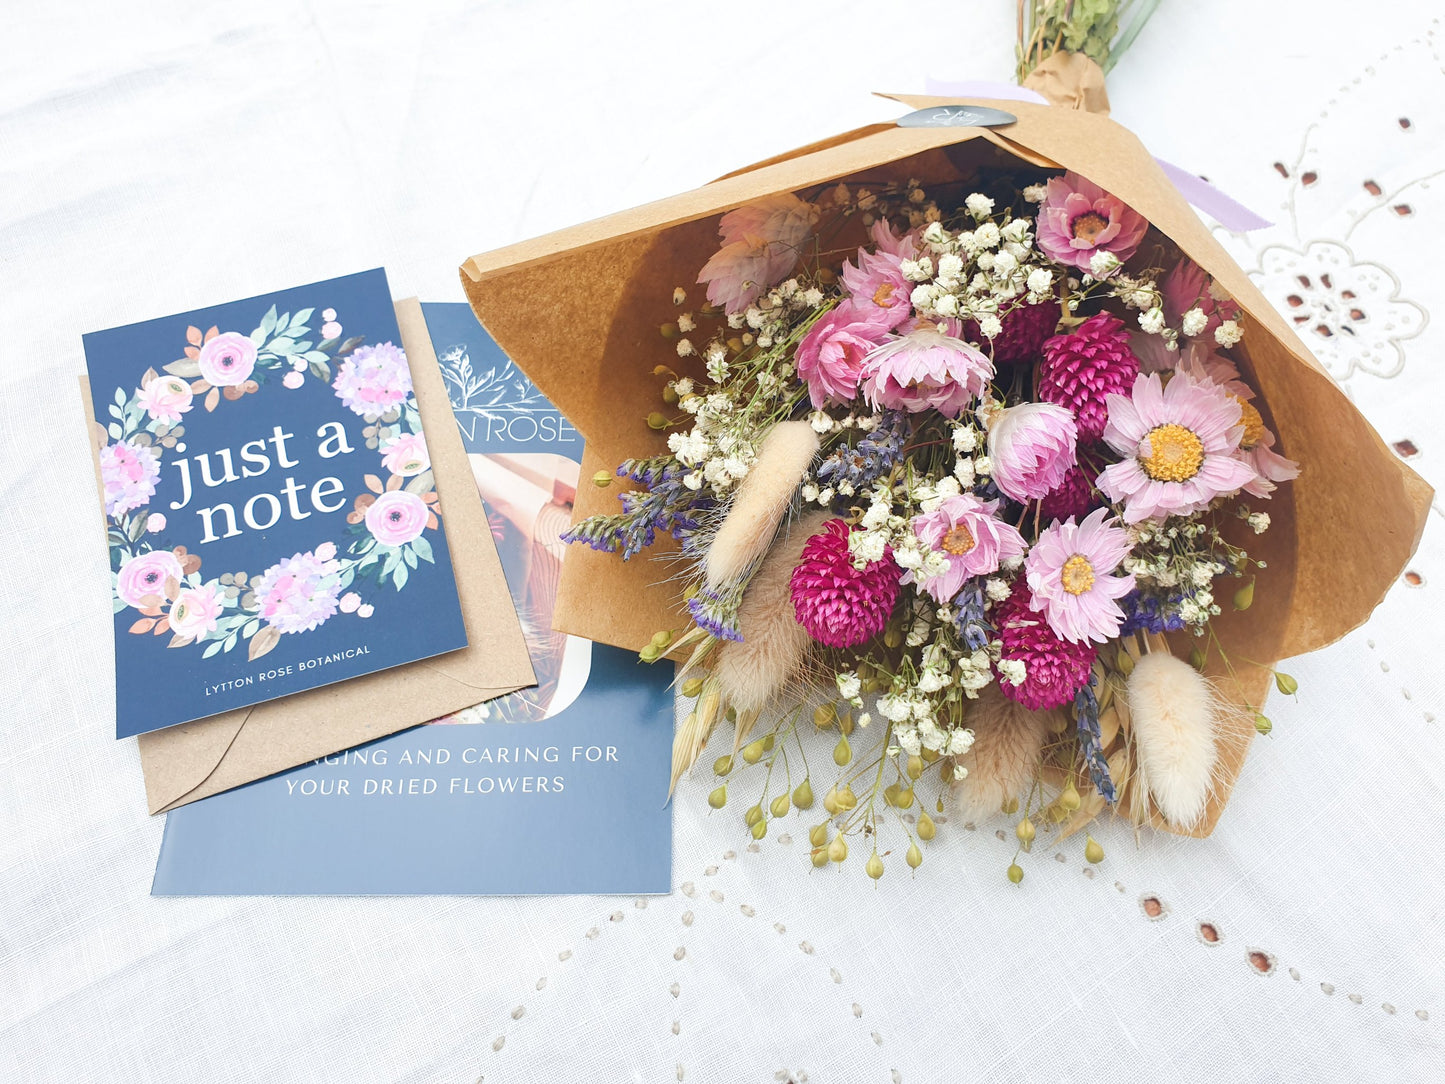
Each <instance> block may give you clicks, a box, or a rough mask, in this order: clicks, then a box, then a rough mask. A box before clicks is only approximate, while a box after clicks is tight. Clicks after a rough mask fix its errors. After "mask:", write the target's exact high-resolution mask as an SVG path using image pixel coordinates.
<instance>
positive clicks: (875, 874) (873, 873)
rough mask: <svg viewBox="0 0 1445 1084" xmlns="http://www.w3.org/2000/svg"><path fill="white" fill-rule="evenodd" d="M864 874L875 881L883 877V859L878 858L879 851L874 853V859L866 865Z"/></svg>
mask: <svg viewBox="0 0 1445 1084" xmlns="http://www.w3.org/2000/svg"><path fill="white" fill-rule="evenodd" d="M863 872H864V873H866V874H868V876H869V877H872V878H873V879H874V880H875V881H876V880H878V878H879V877H882V876H883V859H881V858H879V857H878V852H877V851H874V852H873V855H872V857H871V858H869V859H868V861H867V862H866V863H865V864H864V866H863Z"/></svg>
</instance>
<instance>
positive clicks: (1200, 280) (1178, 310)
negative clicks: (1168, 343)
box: [1159, 256, 1239, 341]
mask: <svg viewBox="0 0 1445 1084" xmlns="http://www.w3.org/2000/svg"><path fill="white" fill-rule="evenodd" d="M1212 285H1213V280H1212V279H1211V278H1210V277H1209V276H1208V275H1206V274H1205V273H1204V269H1203V268H1202V267H1200V266H1199V265H1198V264H1197V263H1195V262H1194V261H1193V260H1191V259H1190V258H1189V257H1188V256H1181V257H1180V259H1179V262H1178V263H1177V264H1175V265H1174V267H1173V269H1172V270H1171V271H1170V272H1169V274H1168V275H1167V276H1166V277H1165V279H1164V282H1163V285H1162V286H1160V289H1159V292H1160V293H1161V294H1162V295H1163V297H1164V319H1165V320H1167V321H1168V322H1169V326H1170V327H1173V328H1177V327H1179V325H1180V323H1181V322H1182V321H1183V319H1184V314H1185V313H1186V312H1188V311H1189V310H1190V309H1199V310H1200V311H1202V312H1203V313H1204V315H1205V317H1206V318H1207V322H1206V323H1205V325H1204V330H1203V331H1202V332H1199V337H1200V338H1203V339H1206V340H1210V341H1212V340H1213V338H1214V329H1215V328H1217V327H1218V326H1219V325H1220V323H1221V322H1223V321H1224V320H1233V319H1234V318H1235V317H1237V316H1238V315H1239V306H1238V305H1236V304H1235V303H1234V302H1233V301H1230V300H1228V299H1226V300H1223V301H1216V300H1215V299H1214V296H1213V295H1212V294H1211V293H1210V292H1209V288H1210V286H1212Z"/></svg>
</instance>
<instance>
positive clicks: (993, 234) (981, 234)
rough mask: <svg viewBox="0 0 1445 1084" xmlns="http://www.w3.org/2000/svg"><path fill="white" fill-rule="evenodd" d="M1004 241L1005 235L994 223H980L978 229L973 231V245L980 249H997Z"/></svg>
mask: <svg viewBox="0 0 1445 1084" xmlns="http://www.w3.org/2000/svg"><path fill="white" fill-rule="evenodd" d="M1002 240H1003V235H1002V234H1000V233H999V232H998V227H997V226H995V225H994V224H993V223H992V222H983V223H980V225H979V227H978V229H976V230H974V231H973V243H974V244H975V245H977V246H978V247H979V248H997V247H998V244H999V242H1000V241H1002Z"/></svg>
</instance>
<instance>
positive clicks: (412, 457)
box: [100, 305, 441, 659]
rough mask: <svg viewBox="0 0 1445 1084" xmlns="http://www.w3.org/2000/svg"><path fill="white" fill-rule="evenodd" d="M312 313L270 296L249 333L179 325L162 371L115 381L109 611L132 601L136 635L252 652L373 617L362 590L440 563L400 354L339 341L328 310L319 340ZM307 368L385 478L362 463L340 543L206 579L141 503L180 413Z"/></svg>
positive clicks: (420, 441) (106, 483)
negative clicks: (180, 338)
mask: <svg viewBox="0 0 1445 1084" xmlns="http://www.w3.org/2000/svg"><path fill="white" fill-rule="evenodd" d="M315 311H316V310H315V309H301V310H299V311H298V312H295V313H282V314H281V315H280V316H278V315H277V313H276V307H275V306H274V305H273V306H271V309H270V311H269V312H267V313H266V315H265V317H264V318H263V319H262V320H261V323H260V326H259V327H257V328H256V330H254V331H252V332H251V333H250V334H249V335H247V334H243V333H241V332H236V331H224V332H223V331H220V330H219V329H217V328H215V327H212V328H211V329H210V330H209V331H206V332H205V333H202V332H201V330H200V329H199V328H195V327H190V328H187V330H186V339H187V342H188V345H187V346H186V348H185V356H184V357H182V358H180V359H178V360H176V361H173V362H171V363H170V364H169V365H166V366H164V367H163V370H162V371H161V372H159V373H158V372H156V370H155V369H153V368H152V369H147V370H146V371H145V374H144V375H143V376H142V377H141V382H140V384H141V386H140V387H139V388H137V389H135V390H134V391H133V392H132V393H131V394H130V395H129V396H127V394H126V391H125V388H123V387H120V388H117V389H116V392H115V397H114V402H113V403H112V404H111V405H110V417H111V419H112V420H111V421H110V422H109V423H108V424H107V425H104V426H102V427H100V428H101V436H100V439H101V449H100V472H101V481H102V484H103V487H104V491H105V512H106V517H107V528H108V529H107V539H108V542H109V544H110V557H111V569H112V573H111V580H112V595H113V612H114V613H117V614H118V613H120V612H122V611H123V610H125V609H127V608H134V609H135V610H136V611H137V612H138V614H139V616H138V618H137V619H136V621H135V622H134V623H133V624H132V625H131V626H130V629H129V631H130V632H131V633H133V634H136V635H144V634H147V633H149V634H151V635H155V636H160V635H163V634H165V633H167V632H169V633H171V640H170V643H169V644H168V645H167V646H168V647H174V648H179V647H187V646H190V645H192V644H205V645H206V646H205V650H204V651H203V653H202V656H201V657H202V658H207V659H208V658H210V657H211V656H213V655H216V654H218V653H221V652H229V651H231V650H232V649H233V648H235V647H236V645H237V644H238V643H241V642H243V641H244V642H246V643H247V644H248V647H247V655H248V657H249V658H250V659H258V658H260V657H261V656H262V655H265V654H266V653H267V652H269V651H271V650H272V649H273V648H275V647H276V645H277V644H278V643H279V642H280V640H281V637H282V636H283V635H284V634H286V633H301V632H310V631H311V630H313V629H315V628H317V627H319V626H320V625H322V624H324V623H325V622H327V621H329V620H330V619H331V618H332V617H334V616H335V615H336V614H338V613H342V614H349V615H354V616H356V617H359V618H367V617H370V616H371V615H372V613H373V609H374V604H373V603H372V602H371V601H368V597H374V595H375V593H376V592H378V591H380V590H381V589H382V588H383V587H385V586H386V585H387V583H388V582H389V583H390V584H391V585H392V587H393V588H394V589H395V590H397V591H400V590H401V589H402V588H403V587H405V586H406V583H407V579H408V577H409V575H410V571H412V570H415V569H416V568H417V567H418V562H420V561H426V562H427V563H429V564H434V563H435V561H434V558H433V555H432V546H431V543H430V542H429V541H428V540H427V538H426V537H425V532H426V531H428V530H437V529H438V527H439V526H440V520H439V518H438V517H439V516H440V515H441V508H440V504H439V502H438V499H437V493H436V484H435V480H434V478H433V475H432V470H431V459H430V456H429V455H428V453H427V448H426V442H425V440H424V438H423V436H422V431H421V414H420V412H419V411H418V410H417V406H416V400H415V399H414V398H413V396H412V383H411V371H410V369H409V368H408V366H407V360H406V354H405V352H404V351H403V350H402V349H401V348H400V347H398V346H396V345H394V344H393V343H390V342H386V343H381V344H379V345H376V346H366V345H363V343H362V338H361V337H360V336H355V337H352V338H348V339H344V340H343V339H342V337H341V335H342V329H341V325H340V324H339V323H337V320H336V312H335V310H333V309H326V310H324V311H323V312H322V313H321V319H322V324H321V327H320V328H319V329H318V331H319V340H317V341H313V338H314V336H313V333H312V330H311V328H310V327H309V326H308V322H309V321H310V320H311V318H312V315H313V313H315ZM333 367H334V369H335V376H334V378H333ZM308 375H309V376H311V377H313V378H315V379H317V380H320V381H323V382H325V383H327V384H329V385H330V386H331V387H332V388H333V390H334V391H335V393H336V396H337V398H338V399H340V400H341V401H342V403H343V404H344V405H345V406H346V407H347V408H348V409H349V410H351V411H353V412H354V413H356V414H358V415H360V416H361V417H362V418H364V419H365V420H366V422H367V424H366V426H365V428H363V429H362V435H363V437H364V438H365V440H366V446H367V448H368V449H370V450H372V451H376V452H379V453H380V455H381V463H382V467H383V468H385V471H386V473H387V475H388V477H387V479H386V480H385V481H383V480H382V478H381V477H380V476H379V475H377V474H368V475H366V479H365V480H366V485H367V488H368V490H369V492H367V493H363V494H361V495H360V496H359V497H357V498H356V500H355V502H354V504H353V507H352V510H351V511H350V512H349V513H348V514H347V516H346V522H347V524H348V527H347V531H346V533H347V535H348V536H349V542H347V541H346V540H343V543H342V544H344V545H346V549H345V550H344V552H343V551H342V550H341V549H340V548H339V546H338V543H336V542H333V541H326V542H323V543H322V544H320V545H318V546H316V547H315V548H314V549H311V550H307V551H306V552H304V553H296V554H293V555H292V556H290V557H287V558H284V559H282V560H280V561H277V562H276V563H275V564H273V565H271V567H269V568H267V569H266V570H265V571H264V572H262V573H261V574H260V575H251V574H249V573H247V572H245V571H230V572H225V573H223V574H221V575H219V576H216V577H214V578H210V579H203V578H202V576H201V558H200V556H199V555H198V554H194V553H190V552H188V551H187V550H186V547H185V546H173V547H166V546H165V545H164V544H163V541H161V536H162V535H163V532H164V531H165V529H166V517H165V516H164V515H163V514H162V513H160V512H151V511H149V510H148V507H147V505H148V503H149V501H150V499H151V498H152V497H153V496H154V495H155V489H156V482H157V480H158V479H159V478H160V471H161V456H162V450H163V449H166V450H170V449H174V448H175V447H176V446H177V443H178V441H179V440H180V439H181V438H182V437H183V436H184V435H185V431H186V430H185V426H184V424H183V421H184V416H185V415H186V414H188V413H190V412H191V410H192V409H194V407H195V405H196V402H197V400H198V399H199V400H200V401H201V403H202V404H203V406H204V409H205V410H206V412H207V413H209V412H211V411H214V410H215V409H216V408H217V407H218V406H219V405H220V404H221V401H222V400H223V399H224V400H226V401H229V402H234V401H236V400H238V399H241V398H242V397H243V396H246V395H251V394H255V393H256V392H258V391H260V390H261V388H263V387H265V386H266V385H267V384H268V383H271V382H272V381H273V380H274V378H275V377H278V376H279V377H280V384H281V386H282V387H284V388H287V389H290V390H295V389H297V388H300V387H301V386H302V385H303V384H304V383H305V381H306V378H307V376H308ZM182 447H184V446H182ZM151 537H155V538H156V539H157V541H158V542H161V544H160V545H157V544H153V543H152V542H151V541H149V538H151Z"/></svg>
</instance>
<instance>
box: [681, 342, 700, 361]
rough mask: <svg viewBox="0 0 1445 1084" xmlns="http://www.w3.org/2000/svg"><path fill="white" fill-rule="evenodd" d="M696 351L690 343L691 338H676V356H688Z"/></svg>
mask: <svg viewBox="0 0 1445 1084" xmlns="http://www.w3.org/2000/svg"><path fill="white" fill-rule="evenodd" d="M696 353H697V350H696V348H695V347H694V346H693V345H692V340H691V339H678V340H677V356H678V357H680V358H685V357H690V356H691V355H693V354H696Z"/></svg>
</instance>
